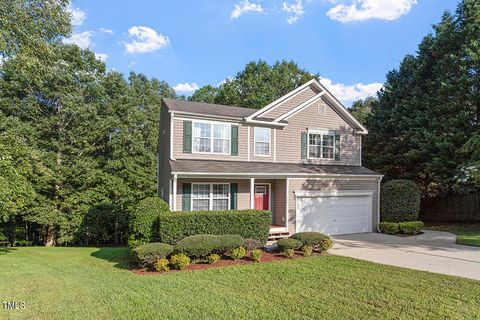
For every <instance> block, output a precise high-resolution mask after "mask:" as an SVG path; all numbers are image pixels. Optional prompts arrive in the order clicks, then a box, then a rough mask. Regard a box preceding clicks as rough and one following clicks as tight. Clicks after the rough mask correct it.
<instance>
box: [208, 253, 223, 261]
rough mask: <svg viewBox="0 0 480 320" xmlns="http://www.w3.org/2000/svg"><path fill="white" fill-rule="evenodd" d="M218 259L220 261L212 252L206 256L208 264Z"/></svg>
mask: <svg viewBox="0 0 480 320" xmlns="http://www.w3.org/2000/svg"><path fill="white" fill-rule="evenodd" d="M218 261H220V256H219V255H218V254H216V253H212V254H211V255H209V256H208V257H207V262H208V263H209V264H214V263H215V262H218Z"/></svg>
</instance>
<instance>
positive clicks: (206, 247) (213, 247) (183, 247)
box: [175, 234, 243, 258]
mask: <svg viewBox="0 0 480 320" xmlns="http://www.w3.org/2000/svg"><path fill="white" fill-rule="evenodd" d="M242 245H243V239H242V237H240V236H237V235H232V234H228V235H227V234H226V235H213V234H197V235H195V236H190V237H186V238H184V239H182V240H181V241H180V242H178V243H177V245H176V246H175V251H176V252H179V253H184V254H186V255H187V256H189V257H192V258H204V257H207V256H208V255H210V254H211V253H218V254H224V253H225V252H227V251H231V250H233V249H235V248H238V247H240V246H242Z"/></svg>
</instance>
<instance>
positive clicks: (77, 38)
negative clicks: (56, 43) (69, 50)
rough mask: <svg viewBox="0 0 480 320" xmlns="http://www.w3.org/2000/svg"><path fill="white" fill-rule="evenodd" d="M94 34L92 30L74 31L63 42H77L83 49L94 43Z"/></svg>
mask: <svg viewBox="0 0 480 320" xmlns="http://www.w3.org/2000/svg"><path fill="white" fill-rule="evenodd" d="M92 35H93V32H92V31H85V32H81V33H74V34H72V35H71V36H70V37H69V38H66V39H63V42H64V43H67V44H76V45H77V46H79V47H80V48H82V49H87V48H88V47H90V45H91V44H92V40H91V37H92Z"/></svg>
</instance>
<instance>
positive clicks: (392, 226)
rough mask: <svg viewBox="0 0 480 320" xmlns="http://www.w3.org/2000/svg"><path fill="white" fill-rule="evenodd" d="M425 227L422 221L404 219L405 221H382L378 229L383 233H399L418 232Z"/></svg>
mask: <svg viewBox="0 0 480 320" xmlns="http://www.w3.org/2000/svg"><path fill="white" fill-rule="evenodd" d="M423 227H424V224H423V222H422V221H404V222H380V224H379V225H378V229H379V230H380V232H381V233H385V234H397V233H399V232H401V233H405V234H418V233H419V232H420V231H421V230H422V229H423Z"/></svg>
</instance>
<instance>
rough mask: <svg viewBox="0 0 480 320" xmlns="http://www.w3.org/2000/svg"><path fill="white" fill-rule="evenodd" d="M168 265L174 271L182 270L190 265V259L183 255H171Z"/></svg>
mask: <svg viewBox="0 0 480 320" xmlns="http://www.w3.org/2000/svg"><path fill="white" fill-rule="evenodd" d="M170 265H171V266H172V268H174V269H178V270H183V269H185V268H186V267H188V266H189V265H190V258H189V257H187V256H186V255H184V254H183V253H179V254H176V255H173V256H172V257H171V258H170Z"/></svg>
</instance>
